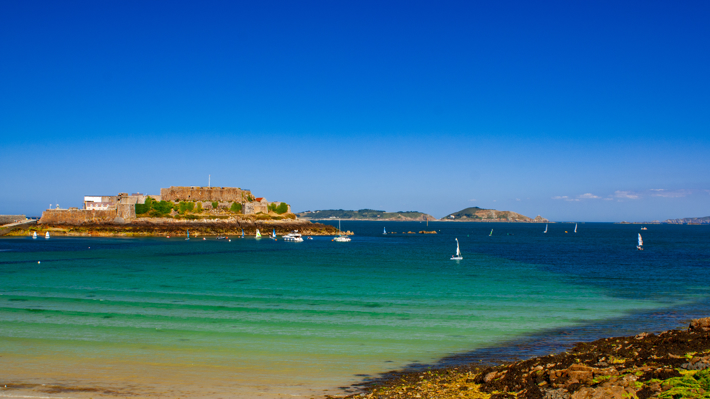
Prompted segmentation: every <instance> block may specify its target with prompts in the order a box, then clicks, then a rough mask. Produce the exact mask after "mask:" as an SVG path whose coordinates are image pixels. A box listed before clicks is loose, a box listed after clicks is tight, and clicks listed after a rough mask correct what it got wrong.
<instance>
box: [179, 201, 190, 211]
mask: <svg viewBox="0 0 710 399" xmlns="http://www.w3.org/2000/svg"><path fill="white" fill-rule="evenodd" d="M187 210H188V209H187V202H185V201H180V205H178V212H180V213H181V214H183V213H185V212H187Z"/></svg>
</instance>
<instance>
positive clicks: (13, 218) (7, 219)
mask: <svg viewBox="0 0 710 399" xmlns="http://www.w3.org/2000/svg"><path fill="white" fill-rule="evenodd" d="M25 219H27V218H26V217H25V215H0V225H3V224H10V223H15V222H21V221H23V220H25Z"/></svg>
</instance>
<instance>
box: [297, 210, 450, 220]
mask: <svg viewBox="0 0 710 399" xmlns="http://www.w3.org/2000/svg"><path fill="white" fill-rule="evenodd" d="M296 216H298V217H299V218H301V219H306V220H325V219H342V220H388V221H426V220H437V219H436V218H435V217H434V216H431V215H428V214H426V213H423V212H417V211H406V212H404V211H400V212H385V211H376V210H374V209H360V210H359V211H346V210H343V209H330V210H322V211H305V212H300V213H297V214H296Z"/></svg>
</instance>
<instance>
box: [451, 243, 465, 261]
mask: <svg viewBox="0 0 710 399" xmlns="http://www.w3.org/2000/svg"><path fill="white" fill-rule="evenodd" d="M455 240H456V255H451V260H463V256H461V250H460V249H459V239H458V238H455Z"/></svg>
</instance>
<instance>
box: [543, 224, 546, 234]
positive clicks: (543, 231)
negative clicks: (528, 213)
mask: <svg viewBox="0 0 710 399" xmlns="http://www.w3.org/2000/svg"><path fill="white" fill-rule="evenodd" d="M543 233H547V224H545V231H543Z"/></svg>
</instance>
